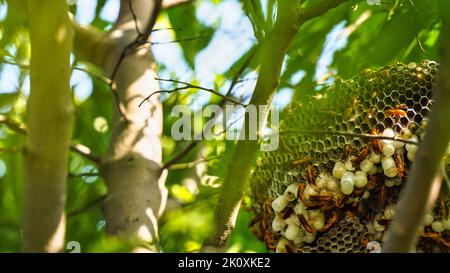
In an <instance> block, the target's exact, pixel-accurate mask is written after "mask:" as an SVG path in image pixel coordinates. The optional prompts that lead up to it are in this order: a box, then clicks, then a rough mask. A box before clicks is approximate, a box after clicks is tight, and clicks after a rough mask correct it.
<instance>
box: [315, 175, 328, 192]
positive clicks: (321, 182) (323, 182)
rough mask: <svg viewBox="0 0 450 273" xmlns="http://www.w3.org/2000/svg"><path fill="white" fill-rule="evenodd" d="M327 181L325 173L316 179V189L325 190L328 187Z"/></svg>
mask: <svg viewBox="0 0 450 273" xmlns="http://www.w3.org/2000/svg"><path fill="white" fill-rule="evenodd" d="M327 179H328V176H327V175H326V174H324V173H321V174H319V176H318V177H317V178H316V181H315V182H316V187H317V188H319V189H325V188H326V186H327Z"/></svg>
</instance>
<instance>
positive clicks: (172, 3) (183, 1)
mask: <svg viewBox="0 0 450 273" xmlns="http://www.w3.org/2000/svg"><path fill="white" fill-rule="evenodd" d="M193 2H194V1H193V0H163V2H162V8H163V9H171V8H175V7H178V6H182V5H187V4H191V3H193Z"/></svg>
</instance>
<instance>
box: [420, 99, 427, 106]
mask: <svg viewBox="0 0 450 273" xmlns="http://www.w3.org/2000/svg"><path fill="white" fill-rule="evenodd" d="M420 105H422V107H426V106H427V105H428V98H426V97H423V98H421V99H420Z"/></svg>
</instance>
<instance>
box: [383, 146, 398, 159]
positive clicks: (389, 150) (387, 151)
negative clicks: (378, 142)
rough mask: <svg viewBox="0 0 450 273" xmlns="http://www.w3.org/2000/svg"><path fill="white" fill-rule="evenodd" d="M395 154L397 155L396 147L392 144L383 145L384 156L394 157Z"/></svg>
mask: <svg viewBox="0 0 450 273" xmlns="http://www.w3.org/2000/svg"><path fill="white" fill-rule="evenodd" d="M394 153H395V148H394V145H392V144H385V145H383V154H384V156H387V157H390V156H392V155H394Z"/></svg>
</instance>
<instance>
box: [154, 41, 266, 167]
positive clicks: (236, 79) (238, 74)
mask: <svg viewBox="0 0 450 273" xmlns="http://www.w3.org/2000/svg"><path fill="white" fill-rule="evenodd" d="M257 50H258V48H257V47H255V48H253V51H252V52H250V55H249V56H248V58H247V59H246V60H245V62H244V63H243V64H242V66H241V68H240V69H239V70H238V71H237V72H236V74H235V75H234V77H233V79H232V81H231V84H230V86H229V87H228V90H227V93H226V94H225V97H230V96H231V95H232V92H233V89H234V87H236V84H237V83H238V82H239V78H240V77H241V76H242V74H243V73H244V71H245V69H247V67H248V66H249V65H250V62H251V61H252V60H253V58H254V57H255V55H256V52H257ZM225 103H226V100H225V99H224V98H222V100H221V101H220V103H219V106H220V107H221V108H222V107H223V106H224V105H225ZM217 118H218V117H217V116H216V117H214V119H217ZM209 124H213V123H209ZM211 126H212V125H211ZM210 128H211V127H206V128H204V129H203V131H202V132H201V133H200V134H201V135H200V134H199V135H197V136H196V137H194V139H201V136H202V135H203V134H204V133H205V132H206V131H207V130H209V129H210ZM198 143H200V141H198V140H193V141H192V142H191V143H189V144H188V145H187V146H186V147H185V148H184V149H183V150H181V152H179V153H178V154H176V155H175V156H174V157H173V158H172V159H170V160H169V161H167V162H166V163H165V164H164V165H163V167H162V169H168V168H170V166H172V165H173V164H175V163H177V162H179V161H180V160H182V159H183V158H184V157H185V156H187V155H188V154H189V152H190V151H192V150H193V149H194V148H195V147H196V146H197V144H198Z"/></svg>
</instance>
